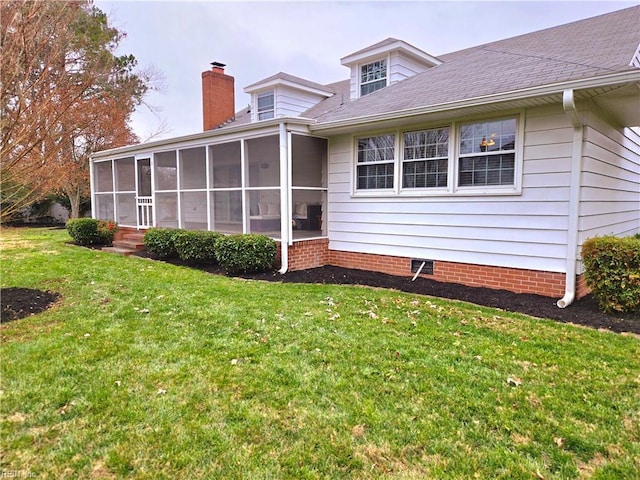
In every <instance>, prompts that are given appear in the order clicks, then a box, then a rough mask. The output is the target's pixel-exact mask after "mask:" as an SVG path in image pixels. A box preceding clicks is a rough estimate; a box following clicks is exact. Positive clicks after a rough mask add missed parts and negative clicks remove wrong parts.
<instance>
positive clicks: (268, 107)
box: [258, 90, 275, 120]
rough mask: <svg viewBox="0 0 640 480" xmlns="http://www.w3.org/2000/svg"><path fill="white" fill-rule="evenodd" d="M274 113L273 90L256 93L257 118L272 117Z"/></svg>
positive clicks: (265, 118)
mask: <svg viewBox="0 0 640 480" xmlns="http://www.w3.org/2000/svg"><path fill="white" fill-rule="evenodd" d="M274 114H275V102H274V95H273V90H272V91H270V92H264V93H260V94H258V120H267V119H269V118H273V117H274Z"/></svg>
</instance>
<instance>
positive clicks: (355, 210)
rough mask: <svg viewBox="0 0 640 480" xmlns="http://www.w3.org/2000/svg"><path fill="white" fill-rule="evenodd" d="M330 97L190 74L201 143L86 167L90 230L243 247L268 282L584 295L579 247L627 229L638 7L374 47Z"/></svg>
mask: <svg viewBox="0 0 640 480" xmlns="http://www.w3.org/2000/svg"><path fill="white" fill-rule="evenodd" d="M340 61H341V63H342V65H344V66H345V67H346V68H347V69H348V71H349V77H348V79H346V80H344V81H340V82H336V83H332V84H328V85H321V84H318V83H315V82H313V81H311V80H307V79H302V78H299V77H296V76H293V75H290V74H287V73H283V72H280V73H276V74H274V75H272V76H271V77H268V78H266V79H263V80H260V81H258V82H256V83H253V84H251V85H249V86H247V87H245V89H244V91H245V93H247V94H248V95H249V96H250V103H249V107H248V108H246V109H243V110H241V111H238V112H234V111H233V105H234V99H233V89H234V85H233V83H234V79H233V77H231V76H229V75H227V74H226V73H225V71H224V67H225V65H223V64H221V63H218V62H215V63H213V64H212V69H211V70H209V71H206V72H204V73H203V74H202V84H203V130H204V131H203V132H199V133H195V134H193V135H188V136H183V137H178V138H173V139H167V140H160V141H156V142H150V143H146V144H140V145H133V146H129V147H123V148H119V149H114V150H109V151H104V152H99V153H97V154H96V155H94V156H93V157H92V160H91V168H92V200H93V215H94V216H95V217H97V218H101V219H113V220H116V221H117V222H118V223H119V224H120V226H121V227H123V228H125V229H126V228H130V229H134V230H144V229H146V228H149V227H152V226H164V227H179V228H187V229H208V230H215V231H219V232H223V233H239V232H245V233H249V232H253V233H255V232H259V233H264V234H267V235H269V236H271V237H273V238H275V239H276V240H278V241H279V242H280V243H281V248H280V252H281V258H280V262H281V271H282V272H285V271H287V270H297V269H305V268H313V267H318V266H323V265H337V266H342V267H348V268H359V269H366V270H373V271H379V272H385V273H391V274H395V275H403V276H407V277H410V276H413V275H414V274H415V273H416V272H417V271H418V270H419V271H420V273H419V274H420V275H425V276H429V277H430V278H433V279H435V280H441V281H449V282H457V283H462V284H467V285H478V286H485V287H491V288H503V289H508V290H511V291H515V292H528V293H538V294H542V295H546V296H550V297H557V298H560V301H559V302H558V304H559V305H560V306H566V305H567V304H569V303H571V301H573V299H574V298H575V297H577V296H581V295H584V294H585V293H586V292H587V290H586V287H585V285H584V282H583V275H582V273H583V272H582V264H581V262H580V260H579V249H580V245H581V244H582V242H583V241H584V240H585V239H586V238H589V237H592V236H595V235H602V234H614V235H619V236H623V235H629V234H634V233H637V232H640V129H638V126H639V125H640V7H633V8H629V9H625V10H620V11H617V12H613V13H609V14H606V15H601V16H598V17H594V18H590V19H586V20H582V21H578V22H574V23H570V24H567V25H562V26H559V27H554V28H550V29H546V30H542V31H538V32H533V33H529V34H526V35H521V36H518V37H514V38H509V39H506V40H501V41H497V42H493V43H489V44H485V45H480V46H476V47H472V48H469V49H465V50H462V51H459V52H454V53H450V54H447V55H441V56H437V57H436V56H434V55H431V54H429V53H427V52H426V51H423V50H421V49H420V48H417V47H415V46H413V45H411V44H409V43H407V42H405V41H402V40H399V39H395V38H388V39H385V40H382V41H380V42H378V43H376V44H374V45H371V46H369V47H366V48H363V49H361V50H358V51H356V52H354V53H352V54H349V55H347V56H345V57H343V58H342V59H341V60H340Z"/></svg>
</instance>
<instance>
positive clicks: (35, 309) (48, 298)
mask: <svg viewBox="0 0 640 480" xmlns="http://www.w3.org/2000/svg"><path fill="white" fill-rule="evenodd" d="M59 298H60V294H59V293H56V292H49V291H46V292H45V291H42V290H34V289H32V288H19V287H10V288H2V289H0V305H1V309H0V322H1V323H7V322H10V321H12V320H18V319H20V318H24V317H28V316H29V315H34V314H36V313H40V312H44V311H45V310H47V309H48V308H50V307H51V306H53V304H54V303H56V302H57V301H58V299H59Z"/></svg>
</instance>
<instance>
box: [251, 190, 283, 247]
mask: <svg viewBox="0 0 640 480" xmlns="http://www.w3.org/2000/svg"><path fill="white" fill-rule="evenodd" d="M249 232H250V233H264V234H266V235H269V236H272V237H279V236H280V191H279V190H252V191H250V192H249Z"/></svg>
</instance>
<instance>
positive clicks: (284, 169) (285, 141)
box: [280, 123, 291, 273]
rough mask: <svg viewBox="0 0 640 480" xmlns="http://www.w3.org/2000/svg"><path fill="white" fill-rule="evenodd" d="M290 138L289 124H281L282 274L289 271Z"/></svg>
mask: <svg viewBox="0 0 640 480" xmlns="http://www.w3.org/2000/svg"><path fill="white" fill-rule="evenodd" d="M288 167H289V137H288V135H287V124H286V123H281V124H280V262H281V264H282V266H281V267H280V273H286V272H287V270H288V269H289V223H290V222H291V220H290V219H291V215H290V212H289V168H288Z"/></svg>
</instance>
